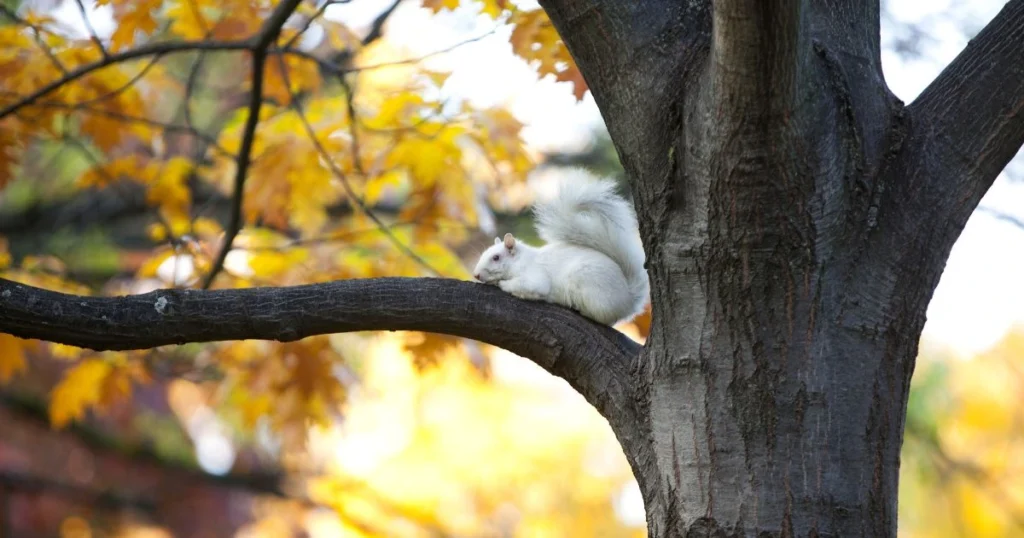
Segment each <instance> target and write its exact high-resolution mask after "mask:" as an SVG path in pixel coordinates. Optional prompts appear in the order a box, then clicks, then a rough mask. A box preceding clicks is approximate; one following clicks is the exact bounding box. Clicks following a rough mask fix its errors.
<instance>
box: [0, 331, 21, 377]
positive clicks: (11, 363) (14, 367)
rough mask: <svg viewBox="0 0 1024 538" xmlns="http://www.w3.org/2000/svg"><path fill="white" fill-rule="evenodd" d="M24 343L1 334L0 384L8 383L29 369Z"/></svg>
mask: <svg viewBox="0 0 1024 538" xmlns="http://www.w3.org/2000/svg"><path fill="white" fill-rule="evenodd" d="M22 342H23V340H21V339H20V338H17V337H14V336H11V335H9V334H3V333H0V383H7V382H8V381H10V380H11V378H13V377H14V376H15V375H17V374H19V373H21V372H23V371H25V370H26V369H27V368H28V363H27V362H26V361H25V350H24V348H23V346H22Z"/></svg>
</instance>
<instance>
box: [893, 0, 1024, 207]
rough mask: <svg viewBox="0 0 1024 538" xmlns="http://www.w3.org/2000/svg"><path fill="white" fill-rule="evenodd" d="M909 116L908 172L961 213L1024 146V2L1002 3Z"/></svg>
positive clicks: (917, 100)
mask: <svg viewBox="0 0 1024 538" xmlns="http://www.w3.org/2000/svg"><path fill="white" fill-rule="evenodd" d="M909 111H910V115H911V122H912V125H913V130H914V134H915V139H916V141H915V142H914V143H916V146H914V147H913V149H915V150H917V151H916V156H917V158H919V159H921V160H922V161H921V162H920V163H917V164H916V166H915V169H917V170H922V171H923V172H924V173H923V174H922V175H927V177H924V178H922V181H924V182H925V183H926V184H927V185H928V186H929V190H930V191H931V192H930V194H933V195H934V196H935V197H936V198H943V199H946V200H948V201H957V202H958V203H960V204H961V205H962V206H963V208H962V209H963V210H964V211H966V212H967V214H969V213H970V210H972V209H973V208H974V206H975V205H976V204H977V202H978V201H979V200H980V199H981V197H982V195H984V193H985V191H987V190H988V188H989V186H991V184H992V182H993V181H994V180H995V178H996V176H998V175H999V173H1000V172H1001V171H1002V170H1003V168H1004V167H1005V166H1006V164H1007V163H1008V162H1009V161H1010V159H1012V158H1013V156H1014V154H1016V153H1017V151H1018V150H1019V149H1020V147H1021V144H1024V0H1010V1H1009V2H1007V4H1006V6H1005V7H1003V9H1002V11H1000V12H999V14H998V15H997V16H996V17H995V19H993V20H992V21H991V22H990V23H989V24H988V25H987V26H986V27H985V28H984V29H983V30H982V31H981V33H979V34H978V35H977V37H975V38H974V39H973V40H971V41H970V43H968V45H967V47H966V48H965V49H964V50H963V51H962V52H961V53H960V55H959V56H957V57H956V59H955V60H953V62H952V63H950V64H949V65H948V66H947V67H946V69H944V70H943V71H942V73H941V74H939V76H938V77H937V78H936V79H935V80H934V81H932V83H931V84H930V85H929V86H928V87H927V88H926V89H925V90H924V91H923V92H922V93H921V95H920V96H918V98H917V99H916V100H914V102H913V103H911V105H910V107H909ZM964 219H966V216H964Z"/></svg>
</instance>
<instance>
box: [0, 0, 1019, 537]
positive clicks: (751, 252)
mask: <svg viewBox="0 0 1024 538" xmlns="http://www.w3.org/2000/svg"><path fill="white" fill-rule="evenodd" d="M541 4H542V6H543V7H544V8H545V9H546V10H547V12H548V14H549V16H550V17H551V19H552V21H553V23H554V24H555V26H556V28H557V29H558V31H559V33H560V35H561V36H562V38H563V39H564V41H565V42H566V44H567V45H568V47H569V50H570V52H571V53H572V54H573V57H574V58H575V60H576V62H577V64H578V65H579V67H580V69H581V72H582V73H583V75H584V77H585V78H586V80H587V83H588V85H589V87H590V88H591V90H592V91H593V94H594V96H595V99H596V101H597V104H598V106H599V107H600V110H601V113H602V115H603V116H604V119H605V122H606V124H607V125H608V130H609V133H610V134H611V137H612V140H613V141H614V143H615V146H616V150H617V151H618V154H619V157H620V160H621V162H622V163H623V166H624V168H625V170H626V172H627V175H628V177H629V179H630V181H631V189H632V192H633V198H634V203H635V204H636V207H637V213H638V220H639V224H640V231H641V236H642V238H643V241H644V247H645V250H646V252H647V257H648V260H647V265H648V271H649V274H650V277H651V295H652V303H653V312H654V317H653V321H652V326H651V334H650V337H649V339H648V341H647V343H646V344H645V346H644V347H643V348H642V349H641V348H640V347H639V346H636V345H635V344H633V343H631V342H629V341H628V340H627V339H625V337H623V336H622V335H620V334H617V333H615V332H614V331H613V330H611V329H609V328H607V327H599V326H597V325H594V324H593V323H590V322H588V321H586V320H584V319H583V318H581V317H579V316H577V315H576V314H573V313H572V312H570V311H568V310H566V309H564V308H560V307H556V306H551V305H547V304H540V303H530V302H525V301H519V300H516V299H514V298H512V297H510V296H508V295H506V294H503V293H501V292H500V291H498V290H495V289H493V288H489V287H485V286H480V285H473V284H469V283H459V282H455V281H450V280H449V281H446V280H436V279H419V280H416V279H413V280H410V279H373V280H366V281H345V282H335V283H328V284H320V285H313V286H299V287H294V288H261V289H251V290H224V291H213V292H208V291H183V290H161V291H158V292H153V293H150V294H146V295H141V296H136V297H119V298H85V297H75V296H70V295H64V294H58V293H54V292H48V291H44V290H39V289H36V288H31V287H28V286H24V285H19V284H14V283H10V282H7V281H0V330H2V331H4V332H9V333H12V334H15V335H18V336H23V337H30V338H42V339H46V340H51V341H57V342H62V343H68V344H74V345H79V346H85V347H92V348H95V349H127V348H139V347H152V346H157V345H164V344H171V343H181V342H192V341H212V340H223V339H243V338H272V339H280V340H291V339H296V338H301V337H304V336H308V335H311V334H321V333H327V332H341V331H355V330H370V329H393V330H395V329H396V330H405V329H408V330H424V331H433V332H441V333H447V334H454V335H458V336H465V337H469V338H476V339H479V340H482V341H485V342H489V343H492V344H495V345H499V346H502V347H506V348H508V349H510V350H511V351H514V352H516V353H519V354H521V355H524V356H526V357H529V358H531V359H532V360H534V361H536V362H537V363H538V364H540V365H541V366H543V367H544V368H546V369H547V370H548V371H549V372H551V373H552V374H554V375H557V376H560V377H562V378H563V379H565V380H566V381H567V382H569V383H570V384H571V385H572V386H573V387H574V388H575V389H576V390H577V391H579V392H580V393H581V394H582V395H583V396H584V397H586V398H587V400H588V401H590V402H591V403H592V404H593V405H594V406H595V407H596V408H597V410H598V411H599V412H601V413H602V415H604V416H605V417H606V418H607V419H608V421H609V424H610V425H611V427H612V429H613V430H614V431H615V433H616V435H617V437H618V439H619V441H620V442H621V443H622V446H623V449H624V451H625V453H626V456H627V458H628V460H629V462H630V464H631V465H632V468H633V472H634V474H635V476H636V478H637V480H638V481H639V483H640V488H641V491H642V493H643V497H644V502H645V504H646V510H647V515H648V528H649V534H650V536H651V537H652V538H661V537H682V536H686V537H691V536H693V537H700V536H715V537H719V536H729V537H731V536H737V537H738V536H743V537H746V536H752V537H753V536H756V537H758V538H760V537H763V536H819V537H821V536H843V537H846V536H871V537H876V536H895V535H896V517H897V514H896V500H897V488H898V473H899V453H900V445H901V443H902V437H903V424H904V420H905V414H906V403H907V396H908V387H909V382H910V377H911V374H912V372H913V367H914V359H915V356H916V353H917V342H918V338H919V336H920V332H921V329H922V327H923V325H924V321H925V311H926V308H927V305H928V301H929V300H930V298H931V295H932V292H933V291H934V289H935V286H936V284H937V283H938V279H939V276H940V275H941V272H942V269H943V267H944V264H945V260H946V258H947V256H948V255H949V251H950V249H951V248H952V245H953V243H954V241H955V240H956V238H957V236H958V235H959V233H960V231H961V230H962V228H963V226H964V224H965V223H966V221H967V218H968V217H969V216H970V213H971V211H972V210H973V209H974V207H975V206H976V204H977V203H978V201H979V200H980V198H981V196H982V195H983V194H984V192H985V190H986V189H987V188H988V187H989V185H991V183H992V181H993V180H994V179H995V177H996V175H997V174H998V173H999V172H1000V171H1001V170H1002V169H1003V167H1005V165H1006V163H1007V162H1008V161H1009V159H1010V158H1011V157H1012V156H1013V155H1014V153H1015V152H1017V151H1018V149H1019V148H1020V147H1021V144H1022V143H1024V112H1022V110H1024V75H1022V72H1024V55H1021V54H1020V53H1019V51H1021V50H1024V0H1011V1H1010V2H1008V3H1007V5H1006V7H1005V8H1004V9H1003V11H1002V12H1001V13H1000V14H999V15H998V16H997V18H996V19H995V20H994V21H993V22H992V23H991V24H989V25H988V26H987V27H986V28H985V29H984V30H983V31H982V32H981V34H980V35H979V36H978V38H977V39H975V40H974V41H973V42H972V43H971V44H970V45H968V47H967V48H966V49H965V50H964V51H963V53H962V54H961V55H960V56H959V57H958V58H957V59H956V60H955V61H954V62H953V63H952V64H951V65H950V67H949V68H947V69H946V71H944V72H943V73H942V75H940V76H939V77H938V78H937V79H936V81H935V82H934V83H933V84H932V85H931V86H930V87H929V88H928V89H927V90H926V91H925V92H924V93H922V95H921V96H920V97H919V98H918V99H917V100H916V101H915V102H914V103H912V104H911V105H910V106H909V107H905V106H904V105H903V103H902V102H900V101H899V99H897V98H896V97H895V96H894V95H893V94H892V93H891V92H890V91H889V89H888V87H887V86H886V84H885V80H884V77H883V76H882V68H881V59H880V57H881V55H880V51H879V12H878V2H877V1H863V0H833V1H829V2H819V1H814V2H812V1H809V0H764V1H753V0H715V1H710V0H692V1H687V2H679V1H675V0H646V1H644V2H622V1H616V0H541Z"/></svg>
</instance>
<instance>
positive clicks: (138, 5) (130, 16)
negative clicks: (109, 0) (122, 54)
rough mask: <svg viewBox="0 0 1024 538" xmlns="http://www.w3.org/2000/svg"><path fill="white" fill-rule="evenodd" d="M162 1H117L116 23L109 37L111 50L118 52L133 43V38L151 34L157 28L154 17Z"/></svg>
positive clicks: (115, 7) (115, 8)
mask: <svg viewBox="0 0 1024 538" xmlns="http://www.w3.org/2000/svg"><path fill="white" fill-rule="evenodd" d="M163 3H164V2H163V0H138V1H118V2H115V4H114V21H115V22H116V23H117V25H116V27H115V29H114V33H113V34H112V35H111V36H110V44H111V49H112V50H113V51H119V50H123V49H126V48H128V47H129V46H130V45H133V44H134V43H135V37H136V35H137V34H139V33H141V34H143V35H147V36H148V35H150V34H152V33H153V32H154V31H155V30H156V28H157V21H156V15H157V13H158V12H159V10H160V8H161V7H162V5H163Z"/></svg>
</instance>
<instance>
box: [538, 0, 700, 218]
mask: <svg viewBox="0 0 1024 538" xmlns="http://www.w3.org/2000/svg"><path fill="white" fill-rule="evenodd" d="M710 4H711V2H710V0H694V1H688V2H679V1H677V0H645V1H643V2H620V1H616V0H540V5H541V6H542V7H543V8H544V10H545V11H546V12H547V14H548V17H550V19H551V22H552V23H553V24H554V25H555V28H556V29H557V30H558V33H559V35H560V36H561V37H562V40H563V41H565V44H566V46H567V47H568V48H569V52H571V53H572V56H573V59H574V60H575V61H576V65H577V66H578V67H579V69H580V72H581V73H583V77H584V79H586V81H587V86H589V88H590V90H591V92H592V93H593V94H594V99H595V101H596V102H597V105H598V107H599V108H600V109H601V115H602V116H603V117H604V120H605V124H606V125H607V126H608V130H609V133H610V134H611V137H612V140H614V142H615V146H616V149H617V150H618V152H619V155H620V157H621V160H622V165H623V168H625V170H626V172H627V176H628V177H629V178H630V179H631V180H635V181H639V182H642V183H648V182H649V183H651V184H656V183H658V182H660V181H663V180H664V177H659V178H654V177H645V172H644V171H645V170H649V169H652V168H654V166H653V163H657V167H660V168H661V169H662V170H665V169H667V168H668V164H667V162H666V155H668V147H669V146H670V145H671V143H672V141H673V140H674V138H675V135H676V134H678V128H677V126H678V124H679V123H680V122H681V121H682V120H681V118H680V117H679V115H678V104H679V103H680V102H681V100H682V97H683V94H684V92H685V91H686V88H687V84H686V83H685V80H686V78H687V77H688V76H689V75H690V74H691V73H695V72H699V71H700V69H699V67H700V66H702V65H703V63H702V62H703V60H704V59H705V58H706V57H707V51H708V47H709V43H710V35H711V9H710ZM666 124H667V126H666ZM663 175H664V173H662V176H663ZM641 209H643V208H641Z"/></svg>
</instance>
